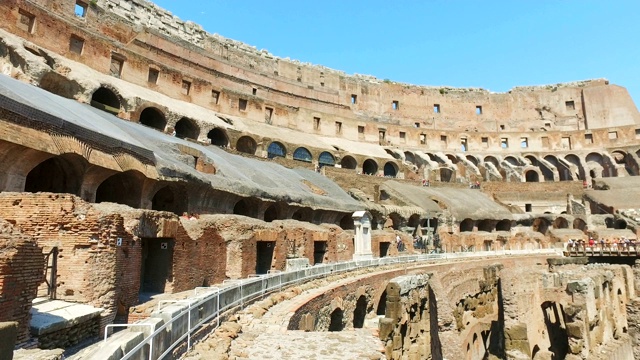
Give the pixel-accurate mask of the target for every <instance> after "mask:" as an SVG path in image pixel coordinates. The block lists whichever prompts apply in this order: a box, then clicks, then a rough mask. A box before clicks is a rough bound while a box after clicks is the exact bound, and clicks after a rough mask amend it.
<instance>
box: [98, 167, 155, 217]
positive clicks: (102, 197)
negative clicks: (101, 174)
mask: <svg viewBox="0 0 640 360" xmlns="http://www.w3.org/2000/svg"><path fill="white" fill-rule="evenodd" d="M143 182H144V175H143V174H142V173H140V172H138V171H135V170H129V171H125V172H123V173H118V174H115V175H112V176H111V177H109V178H108V179H106V180H105V181H103V182H102V184H100V186H98V189H97V190H96V202H97V203H101V202H113V203H118V204H123V205H128V206H131V207H133V208H138V207H140V200H141V196H142V185H143Z"/></svg>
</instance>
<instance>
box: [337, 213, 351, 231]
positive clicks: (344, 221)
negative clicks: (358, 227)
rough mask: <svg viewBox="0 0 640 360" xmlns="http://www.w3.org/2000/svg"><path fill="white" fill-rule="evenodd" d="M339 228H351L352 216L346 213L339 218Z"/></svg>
mask: <svg viewBox="0 0 640 360" xmlns="http://www.w3.org/2000/svg"><path fill="white" fill-rule="evenodd" d="M339 226H340V228H342V230H353V227H354V225H353V218H352V215H351V214H346V215H344V216H343V217H342V218H341V219H340V225H339Z"/></svg>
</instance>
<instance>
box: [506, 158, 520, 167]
mask: <svg viewBox="0 0 640 360" xmlns="http://www.w3.org/2000/svg"><path fill="white" fill-rule="evenodd" d="M504 161H505V162H507V163H509V164H511V165H513V166H520V162H519V161H518V159H516V158H515V157H513V156H507V157H505V158H504Z"/></svg>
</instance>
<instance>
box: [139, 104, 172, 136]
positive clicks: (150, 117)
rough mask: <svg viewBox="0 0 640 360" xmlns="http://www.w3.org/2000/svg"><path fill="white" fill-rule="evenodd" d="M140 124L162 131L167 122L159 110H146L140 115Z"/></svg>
mask: <svg viewBox="0 0 640 360" xmlns="http://www.w3.org/2000/svg"><path fill="white" fill-rule="evenodd" d="M140 124H142V125H146V126H148V127H152V128H154V129H157V130H160V131H164V128H165V126H167V120H166V119H165V118H164V115H163V114H162V112H160V110H158V109H155V108H146V109H144V110H142V112H141V113H140Z"/></svg>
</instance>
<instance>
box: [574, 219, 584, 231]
mask: <svg viewBox="0 0 640 360" xmlns="http://www.w3.org/2000/svg"><path fill="white" fill-rule="evenodd" d="M573 228H574V229H578V230H580V231H583V232H586V231H587V223H586V222H585V221H584V220H582V219H574V220H573Z"/></svg>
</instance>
